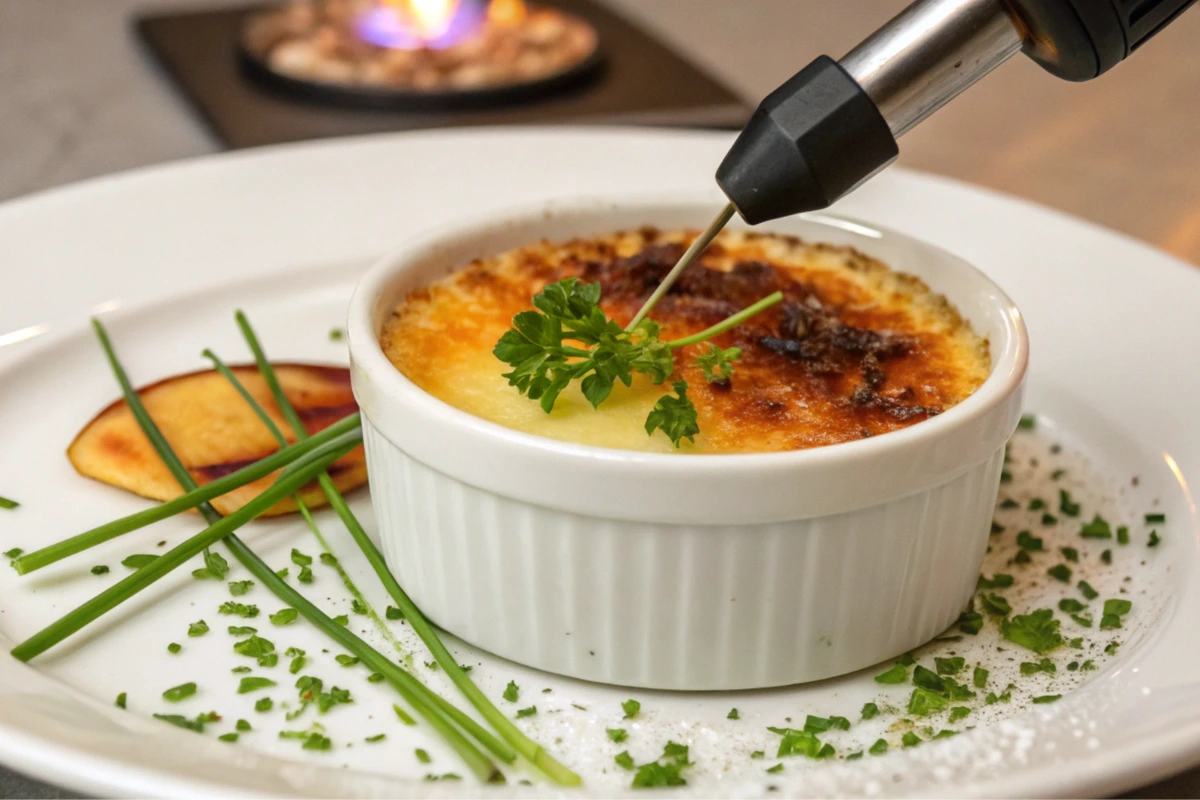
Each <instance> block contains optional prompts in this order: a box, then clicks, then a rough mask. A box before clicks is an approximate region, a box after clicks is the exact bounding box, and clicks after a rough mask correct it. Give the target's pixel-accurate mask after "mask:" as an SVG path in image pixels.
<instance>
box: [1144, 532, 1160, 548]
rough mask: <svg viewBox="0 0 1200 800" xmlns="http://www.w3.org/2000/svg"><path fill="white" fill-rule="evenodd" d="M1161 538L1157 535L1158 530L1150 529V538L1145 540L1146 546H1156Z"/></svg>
mask: <svg viewBox="0 0 1200 800" xmlns="http://www.w3.org/2000/svg"><path fill="white" fill-rule="evenodd" d="M1161 541H1162V539H1160V538H1159V536H1158V531H1150V538H1149V539H1147V540H1146V547H1158V543H1159V542H1161Z"/></svg>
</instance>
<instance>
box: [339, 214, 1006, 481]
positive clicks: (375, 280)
mask: <svg viewBox="0 0 1200 800" xmlns="http://www.w3.org/2000/svg"><path fill="white" fill-rule="evenodd" d="M711 202H712V195H710V194H707V193H697V192H690V193H637V194H614V195H580V196H572V197H562V198H547V199H545V200H542V201H538V202H536V203H526V204H522V205H520V206H516V207H513V208H506V209H504V210H500V211H495V210H493V211H488V212H482V213H476V214H472V215H470V216H466V217H462V218H459V219H457V220H455V221H453V222H449V223H445V224H442V225H440V226H437V227H434V228H430V229H429V230H427V231H425V232H423V233H422V234H420V235H419V236H415V237H413V238H411V239H409V240H407V241H406V242H405V243H403V244H402V245H399V246H398V247H396V248H395V249H393V250H391V251H389V252H388V253H387V254H385V255H384V256H382V257H381V258H379V259H378V260H376V261H375V263H374V264H373V265H372V266H371V267H370V268H369V269H368V270H367V272H366V273H365V274H364V275H363V276H362V278H361V279H360V280H359V282H358V284H357V285H356V287H355V289H354V292H353V295H352V297H351V300H350V305H349V309H348V319H347V339H348V343H349V350H350V357H351V361H352V363H355V364H360V365H363V366H365V367H366V368H368V369H370V370H371V372H372V376H373V378H374V379H377V380H383V381H385V382H387V383H390V384H391V388H392V389H393V390H395V392H397V393H398V395H393V394H392V393H391V392H390V391H388V390H387V387H385V393H387V394H388V395H389V396H397V397H403V398H404V399H406V400H408V401H409V402H411V403H413V404H414V407H416V408H419V409H420V410H422V411H424V412H427V413H429V414H432V415H437V416H443V417H446V418H448V419H450V420H452V421H453V422H455V423H457V424H459V425H461V426H463V427H465V428H467V429H469V430H470V431H471V432H472V433H474V434H476V435H479V436H484V437H487V438H488V439H490V440H493V441H495V442H498V443H500V444H502V445H504V446H510V447H518V448H522V449H523V450H524V451H526V452H537V453H541V454H544V455H551V456H556V457H560V458H564V459H583V460H586V461H588V462H596V461H604V462H620V463H624V464H629V465H631V466H632V465H636V466H638V467H650V468H654V469H658V470H667V471H670V472H675V471H678V470H690V471H697V472H705V473H707V472H710V471H717V472H723V471H725V470H728V469H730V468H740V469H752V468H765V467H770V468H777V469H781V468H785V467H786V468H791V469H802V468H805V467H811V468H819V467H821V466H824V465H826V464H827V463H829V462H838V461H843V460H854V459H858V458H864V457H866V458H869V457H873V456H876V455H878V454H880V453H883V452H887V451H893V450H897V449H901V448H905V447H911V446H914V445H916V444H919V443H920V442H922V441H924V440H928V439H936V438H940V437H943V436H948V435H952V434H953V433H954V431H955V430H956V429H958V428H961V427H963V426H966V425H968V424H969V423H970V422H972V421H973V420H975V419H977V418H979V417H982V416H984V415H985V414H987V413H988V412H989V411H991V410H993V409H995V408H996V407H997V406H999V405H1001V404H1002V403H1004V402H1005V400H1006V399H1007V398H1009V397H1010V396H1011V395H1012V394H1013V393H1014V392H1016V391H1017V390H1018V389H1019V388H1020V386H1021V384H1022V382H1023V380H1024V377H1025V374H1026V372H1027V370H1028V362H1029V336H1028V331H1027V329H1026V326H1025V321H1024V317H1023V315H1022V314H1021V312H1020V310H1019V309H1018V308H1017V306H1016V304H1015V303H1014V302H1013V300H1012V298H1010V297H1009V296H1008V294H1007V293H1006V292H1005V291H1004V290H1003V289H1002V288H1001V287H1000V286H999V285H998V284H996V283H995V282H994V281H993V280H992V279H991V278H990V277H989V276H988V275H986V274H985V273H984V272H983V271H982V270H980V269H979V268H978V267H976V266H974V265H973V264H971V263H970V262H968V261H966V260H965V259H963V258H961V257H959V256H957V255H955V254H954V253H951V252H950V251H948V250H945V249H944V248H941V247H939V246H937V245H934V244H931V243H929V242H927V241H925V240H923V239H918V238H916V237H914V236H910V235H908V234H905V233H903V232H900V231H897V230H894V229H892V228H888V227H886V226H881V225H878V224H876V223H874V222H869V221H864V220H860V219H855V218H853V217H849V216H846V215H842V214H838V213H835V212H830V211H821V212H816V213H813V214H809V215H801V216H802V218H803V219H806V220H807V221H810V222H814V223H816V224H819V225H828V226H830V227H837V228H840V229H841V230H844V231H849V232H850V233H856V231H855V230H854V228H855V227H866V228H868V229H869V230H871V231H873V232H876V233H878V234H880V238H885V237H886V238H895V239H897V240H901V241H905V242H908V243H911V244H915V245H917V246H919V247H922V248H927V249H929V250H932V251H934V252H936V253H938V254H940V256H941V257H943V258H944V259H946V260H947V261H948V262H949V263H952V264H954V265H955V267H956V268H960V269H962V270H964V271H966V272H967V273H968V274H970V275H971V276H972V278H973V279H974V280H977V281H978V282H979V284H980V291H986V295H985V296H987V297H989V298H991V299H992V300H994V301H996V306H997V308H998V310H999V311H1000V315H999V316H1000V319H1001V320H1003V323H1004V324H1003V326H1002V329H1003V332H1004V334H1005V336H1004V342H1003V348H1002V350H1001V353H1000V354H998V355H997V354H996V353H995V352H994V348H995V342H991V341H989V344H990V345H991V346H992V348H993V352H992V354H991V355H992V369H991V372H990V373H989V375H988V377H987V379H986V380H985V381H984V383H983V384H982V385H981V386H980V387H979V388H978V389H976V390H975V391H974V392H973V393H972V394H971V395H970V396H969V397H967V398H966V399H964V400H962V401H961V402H959V403H958V404H956V405H954V406H953V407H951V408H950V409H948V410H946V411H944V412H943V413H941V414H939V415H937V416H936V417H933V418H931V419H925V420H922V421H921V422H919V423H917V424H915V425H911V426H908V427H906V428H902V429H900V430H896V431H889V432H887V433H884V434H880V435H878V436H872V437H870V438H867V439H859V440H855V441H851V442H840V443H837V444H832V445H825V446H822V447H814V448H806V449H801V450H787V451H777V452H769V453H705V454H698V453H649V452H643V451H637V450H625V449H620V448H611V447H601V446H597V445H587V444H580V443H576V442H567V441H562V440H559V439H552V438H550V437H545V436H539V435H537V434H532V433H526V432H523V431H519V430H516V429H513V428H509V427H506V426H504V425H501V424H499V423H496V422H492V421H490V420H486V419H483V418H482V417H478V416H475V415H474V414H471V413H469V412H467V411H463V410H461V409H458V408H455V407H454V406H452V405H450V404H449V403H446V402H445V401H443V400H441V399H439V398H437V397H435V396H433V395H432V394H430V393H428V392H426V391H425V390H424V389H422V388H421V387H419V386H417V385H416V384H415V383H413V382H412V381H411V380H410V379H409V378H408V377H407V376H406V375H404V374H403V373H402V372H400V370H398V369H396V368H395V366H394V365H393V364H392V363H391V361H389V360H388V358H387V356H386V355H385V354H384V352H383V348H382V346H381V345H380V343H379V339H378V333H377V332H375V330H374V324H373V319H374V315H375V305H374V297H375V296H377V294H379V293H382V292H383V291H384V290H385V289H386V288H387V286H388V285H389V284H390V283H391V282H392V281H394V280H397V279H398V278H399V277H400V276H401V275H402V274H403V272H404V270H405V269H406V268H408V267H409V266H410V265H411V262H409V263H405V262H404V261H403V258H404V256H405V255H407V254H412V253H415V252H419V251H422V250H427V249H430V248H431V247H432V246H434V245H436V244H438V243H441V242H446V241H448V240H449V239H451V237H455V236H458V237H463V236H470V235H473V234H478V233H483V232H484V231H485V230H487V229H489V228H495V227H497V226H499V225H503V224H521V223H524V222H534V221H536V220H537V219H538V218H546V216H547V214H549V213H554V214H556V215H565V214H570V213H572V212H575V213H581V212H587V211H596V210H598V209H602V208H604V207H613V208H620V207H630V206H644V207H646V208H648V209H653V208H654V207H655V206H659V205H670V204H674V205H680V204H689V205H693V204H694V205H697V206H699V205H700V204H701V203H703V204H704V207H705V208H707V207H709V206H710V205H711ZM839 223H840V224H839ZM769 224H770V223H767V224H766V225H767V226H769ZM846 225H849V226H852V227H846ZM761 229H762V230H766V231H768V232H770V229H769V227H765V226H764V227H763V228H761ZM858 235H861V234H858ZM931 288H933V290H934V291H937V287H931ZM362 410H363V413H364V415H366V416H368V417H369V416H370V412H371V409H367V408H364V409H362ZM965 466H968V465H965V464H964V467H965Z"/></svg>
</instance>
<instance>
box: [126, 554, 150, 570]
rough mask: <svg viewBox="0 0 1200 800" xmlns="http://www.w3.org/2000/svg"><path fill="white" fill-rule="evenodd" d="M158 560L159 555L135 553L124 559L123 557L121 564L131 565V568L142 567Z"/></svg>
mask: <svg viewBox="0 0 1200 800" xmlns="http://www.w3.org/2000/svg"><path fill="white" fill-rule="evenodd" d="M157 560H158V556H153V555H149V554H146V553H134V554H133V555H131V556H126V557H125V558H124V559H122V560H121V566H122V567H129V569H141V568H142V567H144V566H146V565H147V564H153V563H154V562H155V561H157Z"/></svg>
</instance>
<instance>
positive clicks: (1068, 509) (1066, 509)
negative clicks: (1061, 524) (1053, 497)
mask: <svg viewBox="0 0 1200 800" xmlns="http://www.w3.org/2000/svg"><path fill="white" fill-rule="evenodd" d="M1079 508H1080V507H1079V504H1078V503H1076V502H1075V501H1073V500H1072V499H1071V493H1070V492H1068V491H1067V490H1066V489H1060V490H1059V492H1058V510H1059V511H1060V512H1062V514H1063V515H1064V516H1068V517H1078V516H1079Z"/></svg>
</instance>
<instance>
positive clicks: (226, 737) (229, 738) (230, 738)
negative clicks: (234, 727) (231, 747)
mask: <svg viewBox="0 0 1200 800" xmlns="http://www.w3.org/2000/svg"><path fill="white" fill-rule="evenodd" d="M217 739H218V740H219V741H222V742H229V743H230V744H233V743H234V742H236V741H237V740H238V734H236V733H222V734H221V735H220V736H218V737H217Z"/></svg>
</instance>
